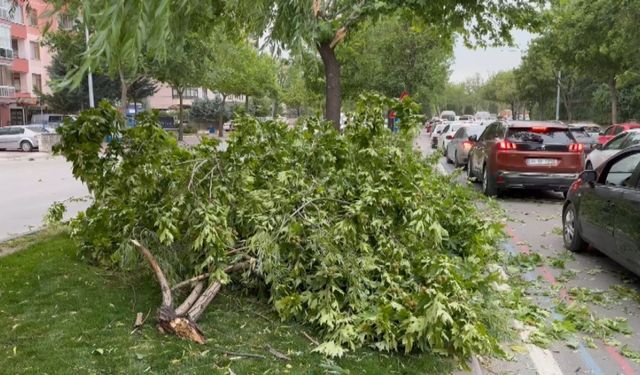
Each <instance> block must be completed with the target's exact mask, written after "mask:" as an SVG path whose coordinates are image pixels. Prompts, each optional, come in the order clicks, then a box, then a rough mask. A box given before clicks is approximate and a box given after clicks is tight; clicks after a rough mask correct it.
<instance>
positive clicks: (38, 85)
mask: <svg viewBox="0 0 640 375" xmlns="http://www.w3.org/2000/svg"><path fill="white" fill-rule="evenodd" d="M31 78H32V79H33V93H34V94H40V93H42V76H41V75H40V74H32V75H31Z"/></svg>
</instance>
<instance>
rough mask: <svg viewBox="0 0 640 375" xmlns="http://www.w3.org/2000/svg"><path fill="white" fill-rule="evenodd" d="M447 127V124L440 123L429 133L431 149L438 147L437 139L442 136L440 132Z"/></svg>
mask: <svg viewBox="0 0 640 375" xmlns="http://www.w3.org/2000/svg"><path fill="white" fill-rule="evenodd" d="M447 125H449V124H448V123H441V124H438V125H436V127H435V128H433V132H431V135H430V137H431V148H433V149H435V148H436V147H438V137H439V136H440V134H442V130H443V129H444V128H445V127H446V126H447Z"/></svg>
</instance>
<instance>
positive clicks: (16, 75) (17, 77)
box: [13, 73, 22, 92]
mask: <svg viewBox="0 0 640 375" xmlns="http://www.w3.org/2000/svg"><path fill="white" fill-rule="evenodd" d="M13 87H15V88H16V92H20V91H22V81H21V80H20V73H13Z"/></svg>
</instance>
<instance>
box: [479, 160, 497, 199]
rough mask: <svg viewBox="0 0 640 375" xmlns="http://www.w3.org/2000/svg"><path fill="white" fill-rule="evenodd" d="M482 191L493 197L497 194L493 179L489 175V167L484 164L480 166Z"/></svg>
mask: <svg viewBox="0 0 640 375" xmlns="http://www.w3.org/2000/svg"><path fill="white" fill-rule="evenodd" d="M482 192H483V193H484V195H486V196H487V197H495V196H496V195H498V189H497V188H496V181H495V179H494V178H493V177H492V176H490V175H489V168H487V166H486V165H485V166H484V168H482Z"/></svg>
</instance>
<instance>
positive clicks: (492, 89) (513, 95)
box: [483, 70, 522, 120]
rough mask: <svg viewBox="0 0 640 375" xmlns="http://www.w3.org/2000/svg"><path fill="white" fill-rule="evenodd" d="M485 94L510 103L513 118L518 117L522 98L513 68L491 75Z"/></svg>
mask: <svg viewBox="0 0 640 375" xmlns="http://www.w3.org/2000/svg"><path fill="white" fill-rule="evenodd" d="M483 95H484V97H485V98H486V99H489V100H494V101H497V102H500V103H507V104H509V106H511V118H512V119H513V120H517V119H518V112H519V110H520V106H521V104H522V99H521V97H520V92H519V90H518V88H517V87H516V77H515V72H514V71H513V70H508V71H503V72H499V73H496V74H495V75H494V76H493V77H491V78H490V79H489V80H488V81H487V83H486V84H485V86H484V90H483Z"/></svg>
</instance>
